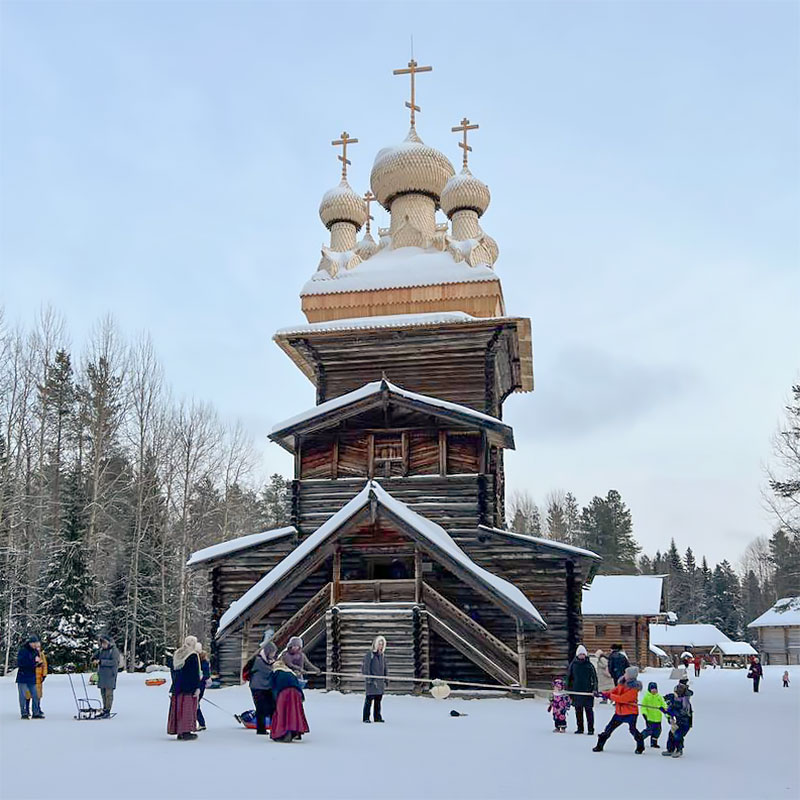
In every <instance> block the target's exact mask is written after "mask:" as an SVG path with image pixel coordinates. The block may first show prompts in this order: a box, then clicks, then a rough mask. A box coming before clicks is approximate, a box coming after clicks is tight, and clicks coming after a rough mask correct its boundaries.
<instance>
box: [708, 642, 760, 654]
mask: <svg viewBox="0 0 800 800" xmlns="http://www.w3.org/2000/svg"><path fill="white" fill-rule="evenodd" d="M714 646H715V647H716V648H717V649H718V650H719V651H720V652H721V653H722V654H723V655H725V656H757V655H758V652H757V651H756V650H755V649H754V648H753V646H752V645H749V644H748V643H747V642H732V641H730V640H727V641H724V642H717V644H716V645H714Z"/></svg>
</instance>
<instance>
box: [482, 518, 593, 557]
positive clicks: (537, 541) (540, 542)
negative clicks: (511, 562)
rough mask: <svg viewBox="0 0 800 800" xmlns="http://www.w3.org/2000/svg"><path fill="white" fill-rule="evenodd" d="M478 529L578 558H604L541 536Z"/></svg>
mask: <svg viewBox="0 0 800 800" xmlns="http://www.w3.org/2000/svg"><path fill="white" fill-rule="evenodd" d="M478 528H479V529H480V530H483V531H491V532H492V533H496V534H499V535H501V536H505V537H507V538H509V539H514V540H516V541H518V542H519V543H520V544H528V545H537V546H539V547H549V548H552V549H553V550H563V551H564V552H565V553H571V554H573V555H576V556H585V557H588V558H594V559H597V560H598V561H599V560H601V559H602V556H599V555H597V553H594V552H592V551H591V550H584V549H583V548H582V547H575V545H572V544H565V543H564V542H557V541H556V540H555V539H543V538H542V537H540V536H528V534H527V533H515V532H514V531H505V530H503V529H502V528H492V527H490V526H489V525H478Z"/></svg>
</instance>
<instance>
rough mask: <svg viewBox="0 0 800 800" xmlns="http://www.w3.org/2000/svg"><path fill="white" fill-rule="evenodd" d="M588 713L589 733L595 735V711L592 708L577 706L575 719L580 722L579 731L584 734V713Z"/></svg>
mask: <svg viewBox="0 0 800 800" xmlns="http://www.w3.org/2000/svg"><path fill="white" fill-rule="evenodd" d="M584 711H585V712H586V724H587V726H588V727H589V733H594V709H593V708H592V707H591V706H586V707H585V708H584V707H583V706H575V719H576V720H577V722H578V730H579V731H581V732H583V712H584Z"/></svg>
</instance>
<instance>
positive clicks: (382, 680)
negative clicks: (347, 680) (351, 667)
mask: <svg viewBox="0 0 800 800" xmlns="http://www.w3.org/2000/svg"><path fill="white" fill-rule="evenodd" d="M385 650H386V639H385V638H384V637H383V636H376V637H375V641H374V642H373V643H372V650H370V652H368V653H364V660H363V661H362V662H361V672H362V674H363V675H369V676H370V677H368V678H366V679H365V688H366V695H367V696H366V698H365V699H364V716H363V720H364V722H369V712H370V708H371V707H372V706H373V704H374V707H375V710H374V712H373V714H374V719H375V722H383V717H382V716H381V700H383V691H384V689H385V688H386V675H387V669H386V657H385V656H384V651H385ZM373 676H374V677H373Z"/></svg>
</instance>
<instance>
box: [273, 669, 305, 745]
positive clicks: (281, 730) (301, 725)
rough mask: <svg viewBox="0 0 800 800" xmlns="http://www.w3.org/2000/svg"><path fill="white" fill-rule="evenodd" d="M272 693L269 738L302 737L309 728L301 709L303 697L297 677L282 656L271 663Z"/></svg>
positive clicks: (288, 739)
mask: <svg viewBox="0 0 800 800" xmlns="http://www.w3.org/2000/svg"><path fill="white" fill-rule="evenodd" d="M272 693H273V694H274V696H275V713H274V714H273V715H272V725H271V727H270V738H272V739H273V741H276V742H291V741H293V740H295V739H297V740H300V739H302V738H303V734H304V733H308V730H309V729H308V721H307V720H306V715H305V712H304V711H303V700H304V699H305V697H304V695H303V689H302V685H301V683H300V681H299V679H298V678H297V676H296V675H295V674H294V672H293V671H292V669H291V667H290V666H289V665H288V664H287V663H286V662H285V661H284V660H283V659H282V658H279V659H278V660H277V661H276V662H275V663H274V664H273V665H272Z"/></svg>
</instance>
